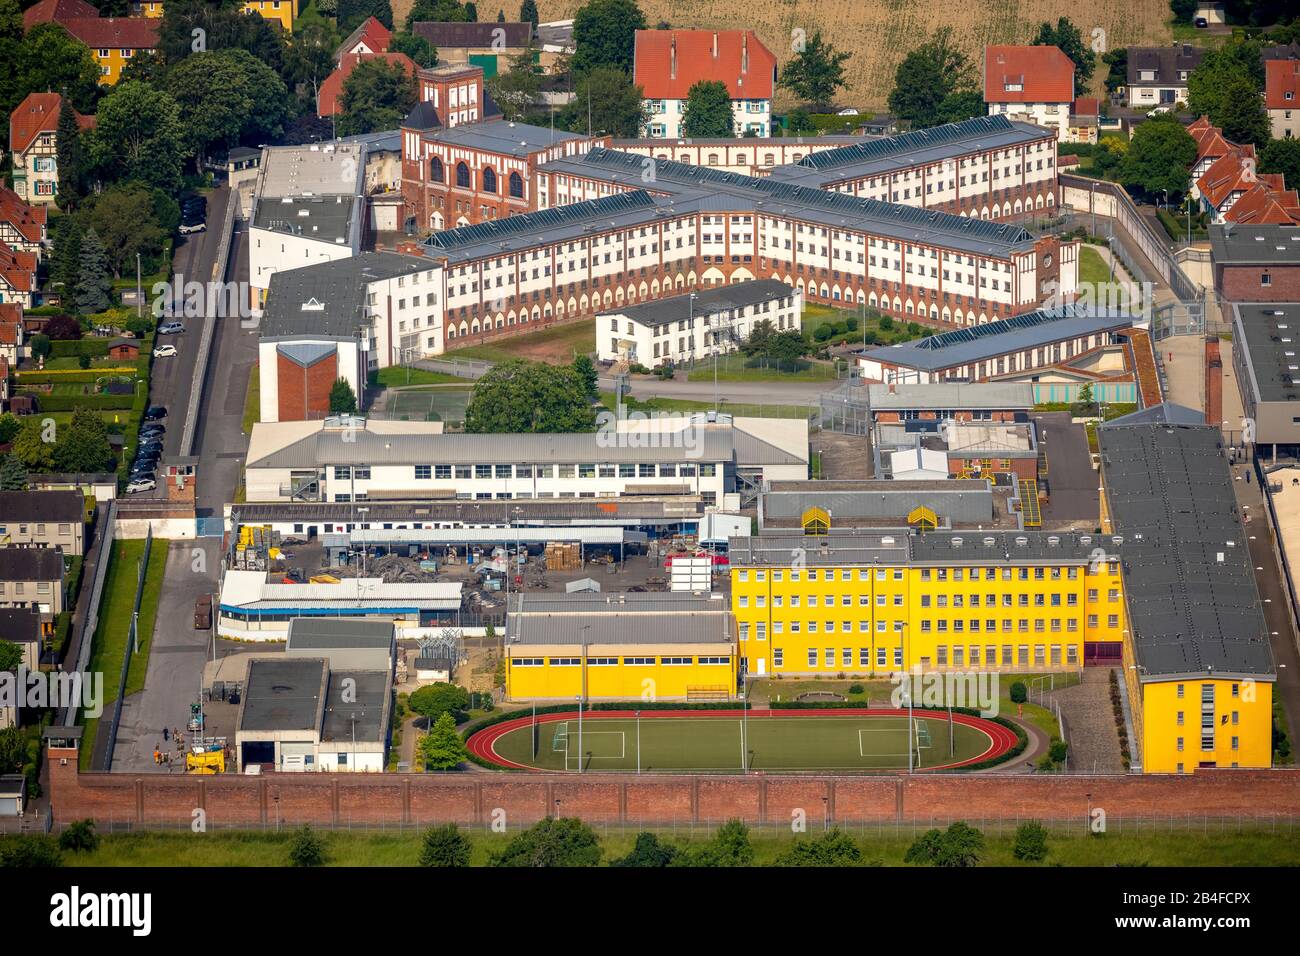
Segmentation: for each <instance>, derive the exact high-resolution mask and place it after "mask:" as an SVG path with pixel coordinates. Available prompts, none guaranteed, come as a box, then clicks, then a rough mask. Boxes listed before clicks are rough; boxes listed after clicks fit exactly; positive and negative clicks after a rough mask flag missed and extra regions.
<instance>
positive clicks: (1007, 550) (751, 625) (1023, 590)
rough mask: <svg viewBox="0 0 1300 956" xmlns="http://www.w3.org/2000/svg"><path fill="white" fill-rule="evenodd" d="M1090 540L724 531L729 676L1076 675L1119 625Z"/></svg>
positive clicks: (1106, 570)
mask: <svg viewBox="0 0 1300 956" xmlns="http://www.w3.org/2000/svg"><path fill="white" fill-rule="evenodd" d="M1123 547H1124V545H1123V542H1122V541H1119V540H1115V539H1112V538H1110V537H1103V536H1102V535H1088V534H1073V533H1064V532H1062V533H1051V532H1042V531H1012V532H982V531H961V532H931V533H928V534H913V533H910V532H909V531H908V530H906V529H900V530H897V531H883V532H882V531H877V530H873V531H871V532H848V531H842V532H837V531H832V532H831V533H830V534H827V535H811V536H798V535H776V536H761V537H753V538H733V539H732V542H731V549H730V557H731V604H732V610H733V612H734V613H735V615H736V622H737V626H738V628H739V635H738V637H739V642H740V655H741V667H742V670H743V671H744V672H745V673H747V674H748V675H750V676H751V677H757V676H764V675H781V676H800V677H807V676H816V677H834V676H837V675H840V674H843V675H846V676H854V677H857V676H862V677H872V676H874V677H877V678H884V677H887V676H888V675H889V674H892V673H895V672H897V671H900V670H912V669H913V668H914V667H920V668H921V669H922V670H926V671H930V670H987V671H1004V672H1008V673H1025V672H1031V671H1033V672H1036V671H1052V670H1068V669H1077V668H1079V667H1081V666H1082V665H1083V661H1084V656H1085V645H1088V644H1100V645H1106V644H1117V643H1118V642H1119V641H1120V640H1121V639H1122V634H1123V630H1124V627H1125V626H1126V625H1125V620H1124V601H1123V593H1122V592H1123V588H1122V585H1121V574H1120V559H1119V554H1120V553H1122V551H1123Z"/></svg>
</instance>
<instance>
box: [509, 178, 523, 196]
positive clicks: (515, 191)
mask: <svg viewBox="0 0 1300 956" xmlns="http://www.w3.org/2000/svg"><path fill="white" fill-rule="evenodd" d="M510 195H512V196H514V197H515V198H516V199H523V198H524V177H523V176H520V175H519V174H518V173H511V174H510Z"/></svg>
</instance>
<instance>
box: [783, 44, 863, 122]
mask: <svg viewBox="0 0 1300 956" xmlns="http://www.w3.org/2000/svg"><path fill="white" fill-rule="evenodd" d="M850 55H851V54H849V53H848V52H845V51H839V50H836V49H835V47H833V46H832V45H831V44H830V43H828V42H827V41H825V40H823V39H822V34H821V31H820V30H818V31H817V32H815V33H814V34H813V35H812V36H811V37H809V38H808V39H806V40H805V41H804V44H803V49H802V50H799V51H798V52H797V53H795V55H794V58H793V59H791V60H790V61H789V62H787V63H786V65H785V66H783V67H782V68H781V78H780V85H781V86H783V87H785V88H786V89H787V90H789V91H790V92H791V93H793V94H794V95H795V96H796V97H798V98H799V100H800V101H801V102H804V103H810V104H812V105H813V106H815V107H826V106H830V105H831V104H832V103H834V102H835V95H836V94H837V93H838V92H839V91H840V89H842V88H843V86H844V63H845V61H847V60H848V59H849V57H850Z"/></svg>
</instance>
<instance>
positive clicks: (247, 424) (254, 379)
mask: <svg viewBox="0 0 1300 956" xmlns="http://www.w3.org/2000/svg"><path fill="white" fill-rule="evenodd" d="M261 382H262V376H261V373H260V371H259V370H258V367H257V366H256V365H254V366H253V369H252V371H250V372H249V373H248V387H247V388H246V389H245V390H244V419H243V424H241V425H240V428H242V429H243V432H244V434H245V435H251V434H253V426H254V425H255V424H257V422H258V421H259V420H260V419H261V417H262V387H261Z"/></svg>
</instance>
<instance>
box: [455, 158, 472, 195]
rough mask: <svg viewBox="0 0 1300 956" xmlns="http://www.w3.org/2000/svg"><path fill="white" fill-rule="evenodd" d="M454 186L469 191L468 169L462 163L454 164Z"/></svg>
mask: <svg viewBox="0 0 1300 956" xmlns="http://www.w3.org/2000/svg"><path fill="white" fill-rule="evenodd" d="M456 185H457V186H460V187H462V188H463V189H469V186H470V181H469V167H468V166H466V165H465V164H464V163H457V164H456Z"/></svg>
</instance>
